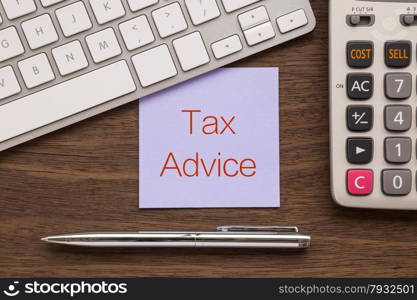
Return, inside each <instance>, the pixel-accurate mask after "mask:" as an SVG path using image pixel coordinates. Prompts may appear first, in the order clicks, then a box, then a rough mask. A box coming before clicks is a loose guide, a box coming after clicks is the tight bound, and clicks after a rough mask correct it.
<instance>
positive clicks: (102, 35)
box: [85, 28, 122, 63]
mask: <svg viewBox="0 0 417 300" xmlns="http://www.w3.org/2000/svg"><path fill="white" fill-rule="evenodd" d="M85 40H86V42H87V45H88V49H90V53H91V56H92V57H93V60H94V62H95V63H100V62H102V61H105V60H107V59H110V58H113V57H115V56H118V55H120V54H121V53H122V49H121V48H120V45H119V42H118V41H117V38H116V35H115V33H114V30H113V29H112V28H107V29H104V30H102V31H99V32H97V33H93V34H91V35H89V36H87V37H86V38H85Z"/></svg>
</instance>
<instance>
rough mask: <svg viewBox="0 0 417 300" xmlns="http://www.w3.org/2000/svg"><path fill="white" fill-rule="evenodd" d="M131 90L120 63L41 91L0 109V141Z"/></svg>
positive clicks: (132, 86) (128, 76) (126, 71)
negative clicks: (0, 121) (0, 123)
mask: <svg viewBox="0 0 417 300" xmlns="http://www.w3.org/2000/svg"><path fill="white" fill-rule="evenodd" d="M135 90H136V86H135V83H134V81H133V78H132V75H131V74H130V71H129V68H128V66H127V64H126V62H125V61H124V60H122V61H119V62H116V63H113V64H111V65H108V66H106V67H103V68H101V69H98V70H95V71H92V72H89V73H87V74H85V75H82V76H79V77H76V78H74V79H71V80H68V81H65V82H63V83H60V84H58V85H55V86H53V87H50V88H47V89H43V90H41V91H39V92H37V93H34V94H32V95H29V96H25V97H23V98H20V99H18V100H15V101H12V102H10V103H7V104H5V105H2V106H0V120H2V126H1V127H0V142H3V141H6V140H8V139H11V138H13V137H15V136H18V135H21V134H23V133H26V132H29V131H32V130H33V129H35V128H39V127H42V126H45V125H48V124H50V123H53V122H55V121H58V120H61V119H64V118H66V117H69V116H71V115H74V114H76V113H79V112H81V111H84V110H86V109H89V108H91V107H94V106H97V105H100V104H102V103H105V102H108V101H110V100H113V99H116V98H118V97H120V96H123V95H127V94H129V93H131V92H133V91H135ZM35 112H36V113H35ZM16 116H19V118H17V117H16Z"/></svg>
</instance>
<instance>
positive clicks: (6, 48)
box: [0, 26, 25, 62]
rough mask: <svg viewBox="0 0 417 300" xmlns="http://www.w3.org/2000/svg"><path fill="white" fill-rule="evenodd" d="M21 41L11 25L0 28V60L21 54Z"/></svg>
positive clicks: (23, 50)
mask: <svg viewBox="0 0 417 300" xmlns="http://www.w3.org/2000/svg"><path fill="white" fill-rule="evenodd" d="M24 52H25V49H23V45H22V42H21V41H20V38H19V35H18V34H17V31H16V28H15V27H13V26H10V27H7V28H6V29H2V30H0V62H3V61H5V60H8V59H9V58H13V57H16V56H18V55H20V54H23V53H24Z"/></svg>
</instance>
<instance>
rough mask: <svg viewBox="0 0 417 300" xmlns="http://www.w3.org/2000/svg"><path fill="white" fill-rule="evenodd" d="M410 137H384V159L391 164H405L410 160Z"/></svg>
mask: <svg viewBox="0 0 417 300" xmlns="http://www.w3.org/2000/svg"><path fill="white" fill-rule="evenodd" d="M411 152H412V142H411V138H404V137H395V138H386V139H385V160H386V161H387V162H389V163H393V164H405V163H408V162H409V161H410V160H411Z"/></svg>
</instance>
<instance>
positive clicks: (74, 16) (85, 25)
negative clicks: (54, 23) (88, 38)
mask: <svg viewBox="0 0 417 300" xmlns="http://www.w3.org/2000/svg"><path fill="white" fill-rule="evenodd" d="M55 13H56V16H57V18H58V22H59V25H60V26H61V28H62V32H63V33H64V35H65V36H66V37H70V36H73V35H75V34H77V33H80V32H83V31H86V30H88V29H90V28H91V27H93V24H91V20H90V17H89V16H88V13H87V10H86V9H85V6H84V3H83V2H82V1H79V2H75V3H73V4H71V5H68V6H65V7H62V8H60V9H57V10H56V12H55Z"/></svg>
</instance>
